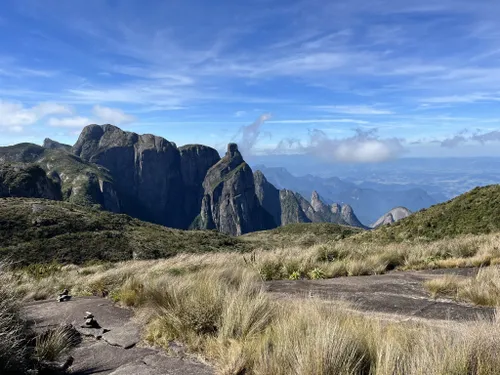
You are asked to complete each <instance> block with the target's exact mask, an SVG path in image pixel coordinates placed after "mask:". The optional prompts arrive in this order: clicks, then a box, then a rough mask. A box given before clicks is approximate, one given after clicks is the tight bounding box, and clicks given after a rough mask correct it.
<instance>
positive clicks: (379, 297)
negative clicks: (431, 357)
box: [266, 269, 495, 320]
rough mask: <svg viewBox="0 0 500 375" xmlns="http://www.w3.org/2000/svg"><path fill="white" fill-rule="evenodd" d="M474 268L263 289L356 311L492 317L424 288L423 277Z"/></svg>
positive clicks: (286, 282) (285, 282) (421, 316)
mask: <svg viewBox="0 0 500 375" xmlns="http://www.w3.org/2000/svg"><path fill="white" fill-rule="evenodd" d="M476 272H477V269H447V270H431V271H412V272H391V273H388V274H385V275H375V276H351V277H341V278H337V279H329V280H279V281H269V282H267V283H266V288H267V290H268V291H269V292H271V293H273V294H274V295H275V296H277V297H279V298H300V297H302V298H318V299H321V300H327V301H339V300H341V301H347V302H350V303H352V304H353V307H354V308H355V309H357V310H361V311H367V312H374V313H384V314H393V315H398V316H399V317H401V318H403V319H404V318H408V319H412V318H418V319H432V320H476V319H485V318H486V319H488V318H492V317H493V316H494V313H495V311H494V309H492V308H488V307H480V306H474V305H471V304H467V303H461V302H456V301H453V300H450V299H434V298H432V297H431V296H430V295H429V293H428V292H427V291H426V290H425V289H424V287H423V283H424V282H425V281H426V280H430V279H433V278H437V277H440V275H442V274H455V275H458V276H472V275H474V274H475V273H476Z"/></svg>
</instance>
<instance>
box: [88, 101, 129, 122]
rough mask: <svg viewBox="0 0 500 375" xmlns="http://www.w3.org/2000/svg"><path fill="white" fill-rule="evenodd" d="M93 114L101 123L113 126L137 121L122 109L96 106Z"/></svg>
mask: <svg viewBox="0 0 500 375" xmlns="http://www.w3.org/2000/svg"><path fill="white" fill-rule="evenodd" d="M92 112H93V113H94V115H95V116H96V117H98V118H99V120H101V122H105V123H108V124H113V125H120V124H126V123H129V122H133V121H135V120H136V118H135V117H134V116H131V115H128V114H126V113H125V112H123V111H122V110H121V109H117V108H109V107H103V106H100V105H96V106H95V107H94V108H93V110H92Z"/></svg>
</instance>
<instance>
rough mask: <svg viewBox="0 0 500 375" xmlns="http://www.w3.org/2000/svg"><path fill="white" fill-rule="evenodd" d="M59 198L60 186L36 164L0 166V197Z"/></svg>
mask: <svg viewBox="0 0 500 375" xmlns="http://www.w3.org/2000/svg"><path fill="white" fill-rule="evenodd" d="M5 197H28V198H45V199H51V200H60V199H61V188H60V186H59V185H58V184H57V182H55V181H53V180H52V179H50V178H49V177H48V176H47V174H46V173H45V171H44V170H43V169H42V168H40V167H39V166H37V165H29V166H14V165H7V164H5V165H1V166H0V198H5Z"/></svg>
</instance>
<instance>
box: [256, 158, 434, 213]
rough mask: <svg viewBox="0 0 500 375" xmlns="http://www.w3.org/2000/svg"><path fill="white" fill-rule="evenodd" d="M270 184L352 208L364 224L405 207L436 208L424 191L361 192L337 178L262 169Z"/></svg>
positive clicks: (352, 184)
mask: <svg viewBox="0 0 500 375" xmlns="http://www.w3.org/2000/svg"><path fill="white" fill-rule="evenodd" d="M256 168H259V169H260V170H261V171H262V172H263V173H264V175H265V176H266V177H267V179H268V180H269V182H270V183H272V184H273V185H275V186H276V187H277V188H278V189H290V190H293V191H296V192H298V193H300V194H301V195H302V196H306V197H309V196H311V195H312V194H313V192H314V191H316V192H317V193H318V194H319V196H321V198H322V200H323V201H324V202H325V203H327V204H331V203H340V204H347V205H349V206H350V207H351V208H352V209H353V210H354V212H356V215H357V217H358V218H359V220H360V221H361V222H363V223H373V222H375V221H376V220H378V218H379V217H381V216H382V215H384V214H385V213H386V212H388V211H389V210H391V209H392V208H394V207H398V206H404V207H408V209H410V210H412V211H418V210H420V209H422V208H428V207H430V206H432V205H433V204H436V203H437V202H436V200H435V199H434V198H432V197H431V196H430V195H429V194H427V193H426V192H425V190H423V189H418V188H414V189H399V188H398V189H395V190H389V189H385V190H383V191H379V190H375V189H368V188H361V187H359V186H358V185H356V184H354V183H352V182H349V181H344V180H341V179H339V178H336V177H331V178H321V177H316V176H312V175H306V176H302V177H296V176H293V175H292V174H291V173H289V172H288V171H287V170H286V169H285V168H266V167H264V166H260V165H259V166H258V167H256Z"/></svg>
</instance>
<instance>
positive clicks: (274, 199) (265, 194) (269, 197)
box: [253, 171, 285, 226]
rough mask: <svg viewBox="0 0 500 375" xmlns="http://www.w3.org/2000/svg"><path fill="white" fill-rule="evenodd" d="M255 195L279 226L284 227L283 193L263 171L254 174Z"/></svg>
mask: <svg viewBox="0 0 500 375" xmlns="http://www.w3.org/2000/svg"><path fill="white" fill-rule="evenodd" d="M253 179H254V183H255V194H256V195H257V199H258V200H259V203H260V205H261V206H262V207H263V208H264V209H265V210H266V211H267V212H269V213H270V214H271V216H272V217H273V219H274V222H275V224H276V225H277V226H280V225H282V214H283V213H285V212H283V205H282V198H281V192H280V191H279V190H278V189H276V188H275V187H274V185H272V184H271V183H270V182H268V181H267V179H266V177H265V176H264V174H263V173H262V172H261V171H256V172H255V173H254V174H253Z"/></svg>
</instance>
